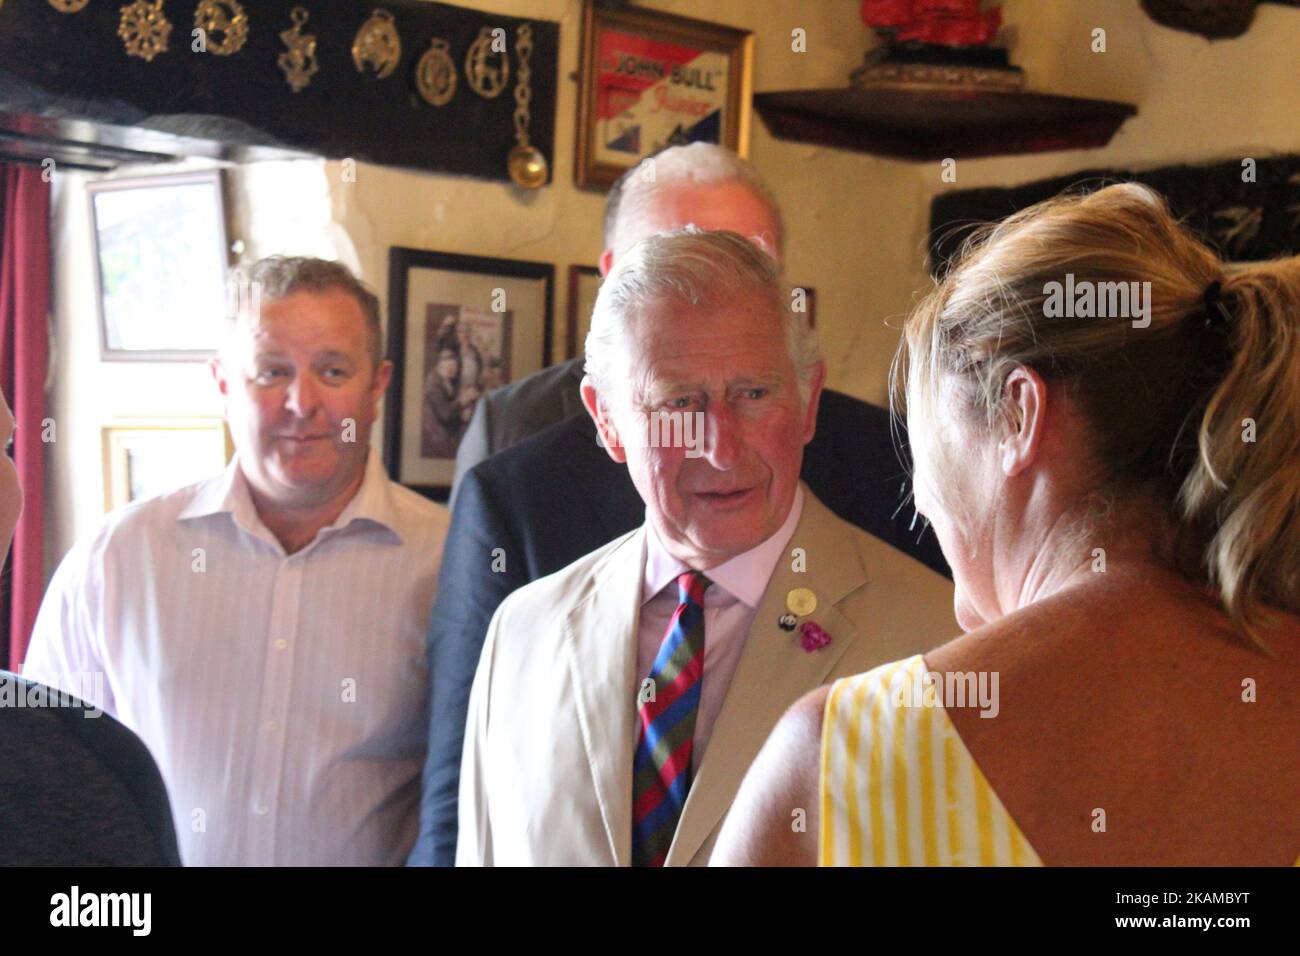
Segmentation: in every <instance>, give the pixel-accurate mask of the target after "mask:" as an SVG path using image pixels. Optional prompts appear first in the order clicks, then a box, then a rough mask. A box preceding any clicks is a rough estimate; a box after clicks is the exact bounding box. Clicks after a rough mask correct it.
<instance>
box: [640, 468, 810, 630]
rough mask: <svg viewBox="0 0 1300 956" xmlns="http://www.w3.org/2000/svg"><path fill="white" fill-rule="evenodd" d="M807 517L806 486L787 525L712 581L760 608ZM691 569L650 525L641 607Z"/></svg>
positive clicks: (722, 569) (715, 573) (712, 572)
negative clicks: (804, 516)
mask: <svg viewBox="0 0 1300 956" xmlns="http://www.w3.org/2000/svg"><path fill="white" fill-rule="evenodd" d="M802 514H803V485H802V484H800V485H798V486H797V487H796V488H795V493H794V504H792V505H791V506H790V513H789V514H788V515H786V517H785V522H784V523H783V524H782V525H781V527H780V528H778V529H777V531H776V533H775V534H773V535H772V536H771V537H770V538H768V539H767V540H766V541H764V542H762V543H761V544H758V545H755V546H754V547H753V548H750V549H749V550H748V551H746V552H745V553H744V554H738V555H736V556H735V557H734V558H732V559H731V560H729V561H725V562H723V563H722V564H720V565H718V566H717V567H716V568H713V569H711V570H709V571H706V572H705V573H706V574H707V575H708V576H709V580H710V581H712V582H713V583H714V584H716V585H718V586H719V587H721V588H722V589H723V590H724V591H726V592H727V593H728V594H730V595H733V596H734V597H737V598H739V599H740V600H741V601H743V602H745V604H746V605H748V606H749V607H751V608H755V609H757V607H758V605H759V602H760V601H762V599H763V592H764V591H766V590H767V582H768V581H769V580H771V577H772V572H773V571H775V570H776V563H777V562H778V561H779V560H781V554H782V552H784V551H785V546H786V544H788V543H789V541H790V539H791V538H792V537H794V529H795V528H796V527H797V526H798V524H799V518H800V516H801V515H802ZM687 570H690V568H689V566H688V565H687V564H686V563H685V562H683V561H681V560H679V559H677V558H675V557H673V556H672V555H671V554H669V553H668V550H667V549H666V548H665V547H664V545H663V542H662V541H661V540H660V539H659V535H658V533H657V532H656V531H655V527H654V525H653V524H652V523H651V522H649V521H647V522H646V558H645V576H644V579H643V581H642V585H641V604H642V605H643V606H644V605H645V604H646V602H648V601H649V600H651V599H652V598H653V597H655V595H657V594H659V592H660V591H662V590H663V589H664V588H666V587H667V586H668V585H669V584H670V583H671V582H672V581H674V580H675V579H676V578H677V576H678V575H679V574H681V573H682V572H683V571H687Z"/></svg>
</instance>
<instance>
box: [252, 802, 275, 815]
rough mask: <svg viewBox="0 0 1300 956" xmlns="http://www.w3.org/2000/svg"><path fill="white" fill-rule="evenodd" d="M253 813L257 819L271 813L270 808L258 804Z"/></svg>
mask: <svg viewBox="0 0 1300 956" xmlns="http://www.w3.org/2000/svg"><path fill="white" fill-rule="evenodd" d="M253 812H254V813H256V814H257V815H258V816H259V817H264V816H266V815H267V814H268V813H270V812H271V808H270V807H268V806H266V805H265V804H262V803H259V804H258V805H257V806H255V807H253Z"/></svg>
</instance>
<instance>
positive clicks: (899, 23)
mask: <svg viewBox="0 0 1300 956" xmlns="http://www.w3.org/2000/svg"><path fill="white" fill-rule="evenodd" d="M862 21H863V22H864V23H865V24H866V25H867V26H869V27H871V28H872V29H873V30H876V31H878V32H880V33H881V34H883V35H884V36H885V37H887V39H888V40H889V42H891V43H928V44H933V45H936V46H986V45H988V44H989V43H992V42H993V38H994V37H996V36H997V33H998V29H999V28H1000V27H1001V26H1002V8H1001V7H997V6H995V7H992V8H990V9H988V10H985V11H983V12H981V11H980V0H862Z"/></svg>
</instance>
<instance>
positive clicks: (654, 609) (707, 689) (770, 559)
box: [636, 487, 803, 772]
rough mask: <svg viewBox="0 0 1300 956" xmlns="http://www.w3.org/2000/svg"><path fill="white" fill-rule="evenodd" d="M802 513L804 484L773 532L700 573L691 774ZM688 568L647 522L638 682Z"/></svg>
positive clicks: (655, 651)
mask: <svg viewBox="0 0 1300 956" xmlns="http://www.w3.org/2000/svg"><path fill="white" fill-rule="evenodd" d="M802 513H803V488H802V487H799V488H798V489H796V491H795V497H794V504H793V505H792V506H791V508H790V514H789V515H787V516H786V519H785V523H784V524H783V525H781V527H780V528H779V529H778V530H777V532H776V533H775V534H774V535H772V536H771V537H770V538H768V539H767V540H766V541H764V542H763V543H762V544H760V545H758V546H756V547H754V548H751V549H750V550H748V551H746V552H745V553H744V554H739V555H736V557H734V558H732V559H731V560H730V561H727V562H725V563H723V564H720V565H718V566H717V567H716V568H712V569H710V570H707V571H705V572H704V573H705V574H706V575H708V578H709V580H710V581H712V582H713V586H712V587H710V588H709V589H708V591H706V592H705V594H704V686H703V687H702V688H701V689H700V709H699V713H698V714H697V715H696V718H695V738H694V739H695V742H694V747H693V749H692V754H691V770H692V772H695V771H696V770H698V769H699V766H700V762H701V761H702V760H703V759H704V751H705V749H706V748H707V747H708V745H709V737H710V735H711V734H712V733H713V724H714V723H715V722H716V721H717V719H718V713H719V711H721V710H722V702H723V700H725V699H726V696H727V688H728V687H729V686H731V677H732V675H733V674H734V673H735V672H736V665H737V664H738V663H739V662H740V653H741V651H743V650H744V649H745V639H746V637H748V635H749V629H750V626H751V625H752V624H753V623H754V615H755V614H757V613H758V604H759V602H760V601H761V600H762V599H763V592H764V591H766V590H767V582H768V581H770V580H771V578H772V572H773V571H775V570H776V563H777V562H778V561H780V560H781V558H782V555H783V554H784V553H785V547H786V545H787V544H789V543H790V539H791V538H792V537H793V536H794V529H795V527H796V526H797V525H798V524H799V516H800V515H801V514H802ZM688 569H689V566H688V565H686V564H685V563H684V562H682V561H679V560H678V559H677V558H675V557H673V556H672V555H671V554H669V553H668V551H667V549H666V548H665V547H664V545H663V542H662V541H660V539H659V535H658V534H656V533H655V529H654V525H653V524H651V523H650V522H649V521H648V520H647V521H646V559H645V578H644V580H643V582H642V585H641V618H640V620H639V622H638V624H637V637H636V642H637V654H636V666H637V675H638V676H637V681H638V683H639V682H640V680H641V678H644V677H645V676H646V675H648V674H649V673H650V668H651V666H652V665H653V664H654V659H655V655H656V654H658V653H659V645H660V644H662V643H663V639H664V635H665V634H666V633H667V631H668V622H669V621H670V620H671V619H672V616H673V612H674V611H675V610H677V585H676V579H677V575H679V574H681V573H682V572H683V571H686V570H688Z"/></svg>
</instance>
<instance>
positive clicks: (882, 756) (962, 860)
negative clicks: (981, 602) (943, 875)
mask: <svg viewBox="0 0 1300 956" xmlns="http://www.w3.org/2000/svg"><path fill="white" fill-rule="evenodd" d="M925 674H926V667H925V658H924V656H923V655H921V654H917V655H915V656H913V657H909V658H906V659H905V660H901V661H894V662H893V663H890V664H883V665H881V666H880V667H877V668H874V669H873V670H870V671H867V672H866V673H865V674H858V675H855V676H853V677H846V678H844V679H843V680H839V681H836V682H835V683H834V684H832V685H831V690H830V693H829V694H828V695H827V698H826V713H825V719H824V721H823V727H822V764H821V838H820V840H819V851H818V858H819V862H820V864H821V865H822V866H1042V863H1041V861H1040V860H1039V858H1038V854H1037V853H1035V852H1034V848H1033V847H1031V846H1030V845H1029V841H1028V840H1026V839H1025V838H1024V836H1023V835H1022V834H1021V832H1020V829H1019V827H1017V826H1016V822H1015V821H1014V820H1013V819H1011V815H1010V814H1009V813H1007V810H1006V808H1005V807H1004V806H1003V805H1002V801H1001V800H999V799H998V795H997V794H996V793H995V792H994V791H993V788H992V787H990V786H989V783H988V781H987V780H986V779H985V778H984V774H983V773H981V772H980V768H979V766H978V765H977V764H976V763H975V760H974V758H973V757H971V755H970V752H969V751H968V750H967V749H966V745H965V744H964V743H962V739H961V736H960V735H959V734H958V733H957V728H956V727H954V726H953V723H952V721H951V720H950V719H949V718H948V713H947V711H946V710H944V708H943V706H942V704H941V703H936V702H935V700H934V694H933V693H929V694H927V693H926V692H925V690H924V688H925V687H926V683H925V680H924V677H925Z"/></svg>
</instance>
